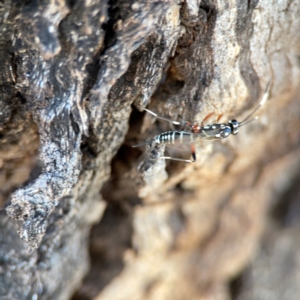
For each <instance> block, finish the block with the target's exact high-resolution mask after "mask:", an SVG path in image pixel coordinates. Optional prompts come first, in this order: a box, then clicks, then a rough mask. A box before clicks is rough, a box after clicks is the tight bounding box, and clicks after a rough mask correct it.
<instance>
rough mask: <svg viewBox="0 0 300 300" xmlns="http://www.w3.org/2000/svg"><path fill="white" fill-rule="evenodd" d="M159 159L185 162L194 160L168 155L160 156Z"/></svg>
mask: <svg viewBox="0 0 300 300" xmlns="http://www.w3.org/2000/svg"><path fill="white" fill-rule="evenodd" d="M160 159H169V160H176V161H183V162H187V163H191V162H194V161H193V160H190V159H182V158H176V157H170V156H161V157H160Z"/></svg>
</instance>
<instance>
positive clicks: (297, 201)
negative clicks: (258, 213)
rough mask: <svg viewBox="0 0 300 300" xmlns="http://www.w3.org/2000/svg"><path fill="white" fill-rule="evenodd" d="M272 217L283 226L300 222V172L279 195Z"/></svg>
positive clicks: (290, 225)
mask: <svg viewBox="0 0 300 300" xmlns="http://www.w3.org/2000/svg"><path fill="white" fill-rule="evenodd" d="M271 217H272V219H273V221H274V222H275V223H276V224H277V225H279V226H280V227H281V228H286V227H292V226H295V225H296V224H299V223H300V173H299V174H298V175H297V176H295V178H294V179H293V182H292V183H291V185H290V186H289V188H288V189H287V190H286V191H285V192H284V193H283V194H282V195H281V197H279V201H278V203H276V205H275V206H274V207H273V208H272V210H271Z"/></svg>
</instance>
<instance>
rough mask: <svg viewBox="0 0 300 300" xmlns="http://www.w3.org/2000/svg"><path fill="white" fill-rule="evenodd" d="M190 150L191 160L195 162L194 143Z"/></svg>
mask: <svg viewBox="0 0 300 300" xmlns="http://www.w3.org/2000/svg"><path fill="white" fill-rule="evenodd" d="M191 152H192V158H193V160H192V162H195V161H196V149H195V145H193V144H192V145H191Z"/></svg>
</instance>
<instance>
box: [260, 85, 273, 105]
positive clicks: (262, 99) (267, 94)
mask: <svg viewBox="0 0 300 300" xmlns="http://www.w3.org/2000/svg"><path fill="white" fill-rule="evenodd" d="M270 86H271V80H270V81H269V82H268V84H267V86H266V89H265V92H264V94H263V96H262V98H261V101H260V102H259V105H260V106H263V105H264V104H265V103H266V101H267V100H268V98H269V92H270Z"/></svg>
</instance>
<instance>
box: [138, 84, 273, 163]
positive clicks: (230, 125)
mask: <svg viewBox="0 0 300 300" xmlns="http://www.w3.org/2000/svg"><path fill="white" fill-rule="evenodd" d="M269 87H270V82H269V83H268V85H267V87H266V90H265V92H264V94H263V96H262V99H261V101H260V102H259V105H258V106H257V107H256V108H255V109H254V110H253V111H252V112H251V113H250V114H249V115H248V116H247V117H246V118H245V119H244V120H243V121H242V122H239V121H237V120H236V119H232V120H229V121H228V122H227V123H213V124H207V125H204V122H205V121H206V120H207V119H208V118H210V117H211V116H212V115H213V114H214V113H210V114H208V115H207V116H206V117H205V118H204V119H203V121H202V122H201V124H200V125H198V123H195V124H191V123H190V122H187V121H183V122H177V121H173V120H170V119H167V118H164V117H161V116H158V115H157V114H156V113H154V112H153V111H151V110H148V109H145V110H146V111H147V112H148V113H150V114H152V115H153V116H155V117H156V118H158V119H161V120H165V121H168V122H170V123H172V124H174V125H181V126H184V127H187V128H188V130H189V131H177V130H175V131H167V132H163V133H161V134H159V135H157V136H155V137H154V138H153V139H151V140H148V141H146V142H144V143H141V144H138V145H134V146H132V147H134V148H135V147H139V146H143V145H147V144H149V145H150V144H152V143H156V144H163V145H169V144H175V143H180V144H183V143H184V144H187V143H188V144H190V147H191V154H192V158H193V159H192V160H189V159H181V158H175V157H169V156H161V157H160V158H161V159H169V160H177V161H183V162H195V161H196V150H195V144H197V143H198V142H199V140H211V141H212V140H222V139H225V138H227V137H228V136H230V135H231V134H232V135H236V134H238V132H239V128H240V127H241V126H244V125H245V124H248V123H250V122H252V121H253V120H256V119H257V118H258V117H254V118H253V119H250V117H251V116H253V114H255V112H256V111H257V110H258V109H259V108H260V107H261V106H263V105H264V104H265V102H266V101H267V99H268V96H269ZM221 117H222V115H219V116H218V118H217V122H218V121H219V120H220V118H221ZM249 119H250V120H249Z"/></svg>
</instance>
